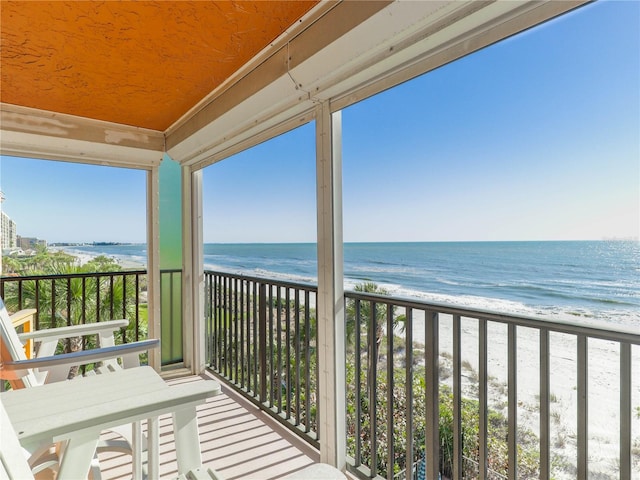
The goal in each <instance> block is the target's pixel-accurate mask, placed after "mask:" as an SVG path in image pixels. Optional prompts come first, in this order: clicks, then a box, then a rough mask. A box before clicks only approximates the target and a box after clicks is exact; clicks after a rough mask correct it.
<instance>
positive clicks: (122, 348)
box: [0, 338, 160, 372]
mask: <svg viewBox="0 0 640 480" xmlns="http://www.w3.org/2000/svg"><path fill="white" fill-rule="evenodd" d="M159 344H160V341H159V340H158V339H155V338H154V339H150V340H141V341H139V342H132V343H124V344H122V345H116V346H113V347H103V348H94V349H92V350H82V351H79V352H72V353H63V354H60V355H53V356H51V357H42V358H31V359H28V360H16V361H12V362H3V363H0V371H2V370H6V371H8V372H11V371H16V370H25V371H26V370H28V369H32V368H45V369H46V368H51V367H60V366H67V365H68V366H69V367H73V366H76V365H84V364H87V363H94V362H100V361H103V360H110V359H113V358H117V357H121V356H123V355H129V354H133V353H142V352H145V351H147V350H150V349H152V348H156V347H157V346H158V345H159Z"/></svg>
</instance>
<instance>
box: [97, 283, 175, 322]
mask: <svg viewBox="0 0 640 480" xmlns="http://www.w3.org/2000/svg"><path fill="white" fill-rule="evenodd" d="M171 280H172V282H171V283H172V285H173V278H172V279H171ZM172 298H173V297H172ZM171 312H172V313H173V310H171ZM109 319H113V275H109Z"/></svg>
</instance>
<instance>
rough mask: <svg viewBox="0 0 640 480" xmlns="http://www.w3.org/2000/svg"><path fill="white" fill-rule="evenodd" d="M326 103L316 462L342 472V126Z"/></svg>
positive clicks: (321, 110)
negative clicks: (318, 422) (318, 455)
mask: <svg viewBox="0 0 640 480" xmlns="http://www.w3.org/2000/svg"><path fill="white" fill-rule="evenodd" d="M341 119H342V117H341V114H340V112H337V113H334V114H331V110H330V108H329V102H324V103H322V104H321V105H320V106H319V107H318V110H317V116H316V168H317V173H316V175H317V178H316V185H317V187H316V188H317V209H318V212H317V216H318V298H317V315H318V364H319V371H320V378H319V384H320V385H319V389H320V392H319V398H318V410H319V415H320V425H319V433H320V461H321V462H324V463H328V464H331V465H333V466H335V467H337V468H339V469H340V470H343V471H344V469H345V468H346V426H345V424H346V422H345V415H346V407H345V329H344V282H343V253H342V252H343V246H342V159H341V136H342V122H341Z"/></svg>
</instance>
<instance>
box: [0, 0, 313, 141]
mask: <svg viewBox="0 0 640 480" xmlns="http://www.w3.org/2000/svg"><path fill="white" fill-rule="evenodd" d="M317 3H318V2H317V0H310V1H302V0H300V1H287V0H284V1H274V0H271V1H268V2H266V1H249V0H242V1H228V0H223V1H193V2H185V1H181V2H166V1H143V2H130V1H122V2H92V1H65V2H58V1H55V2H53V1H48V2H25V1H5V0H3V1H2V3H1V5H2V7H1V8H2V11H1V12H0V19H1V22H2V23H1V28H0V31H1V34H2V50H1V62H2V69H1V84H0V100H1V101H2V102H3V103H5V104H11V105H18V106H23V107H30V108H33V109H38V110H45V111H49V112H58V113H64V114H70V115H75V116H78V117H84V118H90V119H95V120H103V121H107V122H113V123H117V124H123V125H129V126H134V127H142V128H145V129H151V130H158V131H164V130H166V129H167V128H168V127H169V126H171V125H172V124H173V123H175V122H176V121H177V120H178V119H180V118H181V117H182V116H184V115H185V114H186V113H187V112H188V111H189V110H190V109H192V108H193V107H194V106H195V105H196V104H197V103H198V102H200V101H201V100H202V99H203V98H204V97H206V96H207V95H208V94H209V93H210V92H212V91H213V90H215V89H216V88H217V87H219V86H220V85H221V84H222V83H223V82H225V81H226V80H227V79H228V78H229V77H231V76H232V75H233V74H234V73H235V72H237V71H238V70H239V69H240V67H241V66H243V65H244V64H245V63H247V62H248V61H249V60H251V59H252V58H253V57H254V56H256V55H257V54H258V53H259V52H260V51H261V50H263V49H264V48H265V47H267V46H268V45H269V44H270V42H273V41H274V40H275V39H277V38H278V37H279V36H280V35H281V34H282V33H283V32H284V31H285V30H286V29H288V28H289V27H291V26H292V25H293V24H295V22H296V21H298V20H299V19H300V18H301V17H302V16H303V15H305V14H306V13H307V12H308V11H309V10H310V9H311V8H313V7H314V5H316V4H317Z"/></svg>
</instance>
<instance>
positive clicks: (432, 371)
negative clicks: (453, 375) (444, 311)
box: [424, 311, 440, 480]
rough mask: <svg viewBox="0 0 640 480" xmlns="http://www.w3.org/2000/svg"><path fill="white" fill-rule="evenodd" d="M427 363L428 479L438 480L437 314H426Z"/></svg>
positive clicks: (426, 424)
mask: <svg viewBox="0 0 640 480" xmlns="http://www.w3.org/2000/svg"><path fill="white" fill-rule="evenodd" d="M424 330H425V343H424V346H425V357H426V358H425V363H426V376H427V378H426V381H427V401H426V406H425V410H426V416H427V418H426V421H425V442H426V444H425V461H426V463H427V464H426V479H427V480H437V479H438V470H439V465H440V458H439V457H440V455H439V451H440V442H439V439H440V432H439V421H438V420H439V418H440V417H439V414H440V410H439V406H440V402H439V388H440V384H439V375H438V365H439V344H440V340H439V317H438V313H437V312H432V311H427V312H425V328H424Z"/></svg>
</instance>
